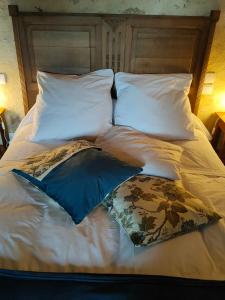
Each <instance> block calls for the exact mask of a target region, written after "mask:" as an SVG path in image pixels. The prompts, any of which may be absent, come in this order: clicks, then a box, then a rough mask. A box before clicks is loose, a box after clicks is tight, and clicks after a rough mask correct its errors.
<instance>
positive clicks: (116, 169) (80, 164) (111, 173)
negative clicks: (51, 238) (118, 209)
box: [13, 148, 142, 224]
mask: <svg viewBox="0 0 225 300" xmlns="http://www.w3.org/2000/svg"><path fill="white" fill-rule="evenodd" d="M141 171H142V169H141V168H138V167H133V166H131V165H128V164H126V163H125V162H122V161H120V160H118V159H116V158H114V157H112V156H111V155H110V154H108V153H106V152H104V151H99V150H98V149H95V148H90V149H86V150H83V151H81V152H79V153H77V154H76V155H74V156H72V157H71V158H69V159H68V160H66V161H64V162H63V163H61V164H60V165H58V166H56V167H55V168H54V169H53V170H51V172H49V173H48V174H47V175H46V176H45V177H44V178H43V179H42V180H38V179H36V178H34V177H32V176H31V175H29V174H26V173H25V172H23V171H20V170H16V169H13V172H14V173H17V174H18V175H20V176H23V177H24V178H26V179H27V180H29V181H30V182H31V183H32V184H34V185H35V186H37V187H38V188H39V189H41V190H42V191H44V192H45V193H46V194H47V195H48V196H50V197H51V198H52V199H54V200H55V201H57V202H58V203H59V204H60V205H61V206H62V207H63V208H64V209H65V210H66V211H67V212H68V213H69V214H70V215H71V217H72V218H73V220H74V222H75V223H76V224H78V223H80V222H81V221H82V220H83V218H84V217H85V216H86V215H87V214H88V213H89V212H91V211H92V210H93V208H95V207H96V206H98V205H99V204H100V203H101V202H102V201H103V200H104V198H105V197H106V195H107V194H108V193H110V192H112V191H113V190H114V189H115V188H116V187H117V186H118V185H119V184H121V183H122V182H123V181H125V180H127V179H128V178H130V177H132V176H134V175H136V174H138V173H139V172H141Z"/></svg>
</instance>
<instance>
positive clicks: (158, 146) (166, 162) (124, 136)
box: [95, 126, 183, 180]
mask: <svg viewBox="0 0 225 300" xmlns="http://www.w3.org/2000/svg"><path fill="white" fill-rule="evenodd" d="M95 143H96V144H97V145H98V146H100V147H101V148H102V149H103V150H105V151H107V152H109V153H111V154H112V155H114V156H115V157H117V158H118V159H120V160H123V161H125V162H127V163H130V164H132V165H135V166H140V167H142V168H143V171H142V172H141V173H142V174H146V175H153V176H160V177H165V178H169V179H172V180H175V179H179V178H180V159H181V154H182V151H183V150H182V148H181V147H180V146H177V145H173V144H171V143H168V142H165V141H161V140H158V139H156V138H153V137H150V136H147V135H146V134H144V133H142V132H140V131H137V130H134V129H132V128H129V127H124V126H113V127H112V128H111V129H110V130H109V131H107V132H106V133H105V134H104V135H103V136H99V137H98V138H97V140H96V141H95Z"/></svg>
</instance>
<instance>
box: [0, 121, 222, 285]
mask: <svg viewBox="0 0 225 300" xmlns="http://www.w3.org/2000/svg"><path fill="white" fill-rule="evenodd" d="M22 125H23V126H21V127H20V129H19V131H18V132H17V134H16V137H15V139H14V141H13V142H12V144H11V146H10V147H9V149H8V150H7V152H6V154H5V155H4V157H3V159H2V160H1V161H0V268H2V269H13V270H25V271H39V272H88V273H123V274H151V275H166V276H177V277H185V278H198V279H211V280H225V170H224V166H223V165H222V163H221V162H220V160H219V159H218V157H217V156H216V154H215V153H214V151H213V149H212V147H211V146H210V144H209V142H208V140H207V138H206V136H205V135H204V134H203V133H202V132H201V131H199V130H198V131H196V132H197V135H198V139H197V140H194V141H186V142H185V141H179V142H176V143H175V142H174V143H175V144H177V145H179V146H180V147H181V148H182V150H183V152H182V156H181V162H182V168H181V170H180V172H181V178H182V183H183V185H184V186H185V187H186V189H188V190H189V191H190V192H192V193H193V194H194V195H195V196H197V197H199V198H200V199H202V200H203V201H204V202H205V203H207V204H208V205H210V206H212V207H214V208H215V209H216V211H217V212H219V213H220V215H222V216H223V219H222V220H220V221H219V222H218V223H217V224H214V225H211V226H209V227H207V228H205V229H204V230H202V231H201V232H200V231H196V232H192V233H189V234H185V235H183V236H179V237H177V238H174V239H172V240H169V241H166V242H163V243H161V244H159V245H156V246H152V247H143V248H135V247H134V246H133V244H132V242H131V241H130V240H129V238H128V237H127V236H126V233H125V232H124V230H123V229H122V228H121V227H119V225H118V224H117V223H116V222H115V221H113V220H112V219H111V218H110V217H109V216H108V215H107V213H106V211H105V209H104V208H103V207H101V206H100V207H98V208H97V209H95V210H94V211H93V212H92V213H91V214H90V215H89V216H88V217H86V218H85V219H84V221H83V222H82V223H81V224H79V225H75V224H74V223H73V221H72V220H71V218H70V216H69V215H68V214H67V213H66V212H65V211H64V210H63V209H62V208H61V207H60V206H59V205H58V204H57V203H55V202H54V201H53V200H51V199H50V198H48V197H47V196H45V195H44V194H42V193H41V192H40V191H37V190H35V188H34V187H33V186H32V185H30V184H29V183H27V182H26V181H25V180H23V179H21V178H16V177H15V175H13V174H12V173H10V172H9V170H11V169H12V168H13V167H16V166H19V164H21V163H22V162H23V160H24V159H25V158H26V157H28V156H31V155H34V154H37V153H40V152H42V151H43V150H45V149H48V148H53V147H55V146H56V143H54V142H52V143H51V144H48V145H47V144H45V145H38V144H34V143H30V142H27V141H26V140H25V137H26V136H27V135H28V134H29V132H30V130H31V128H30V123H27V124H22Z"/></svg>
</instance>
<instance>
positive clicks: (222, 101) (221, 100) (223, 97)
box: [214, 92, 225, 111]
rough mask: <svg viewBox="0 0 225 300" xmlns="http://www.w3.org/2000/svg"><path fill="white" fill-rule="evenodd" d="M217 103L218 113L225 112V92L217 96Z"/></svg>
mask: <svg viewBox="0 0 225 300" xmlns="http://www.w3.org/2000/svg"><path fill="white" fill-rule="evenodd" d="M214 99H215V102H216V107H217V110H218V111H225V92H223V93H218V94H216V95H215V98H214Z"/></svg>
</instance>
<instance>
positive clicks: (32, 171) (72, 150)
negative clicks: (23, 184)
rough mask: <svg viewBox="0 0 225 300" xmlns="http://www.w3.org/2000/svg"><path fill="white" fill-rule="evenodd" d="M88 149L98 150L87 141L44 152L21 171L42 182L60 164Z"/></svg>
mask: <svg viewBox="0 0 225 300" xmlns="http://www.w3.org/2000/svg"><path fill="white" fill-rule="evenodd" d="M88 148H97V149H99V148H98V147H97V146H96V145H95V144H93V143H91V142H88V141H86V140H76V141H73V142H71V143H68V144H66V145H63V146H59V147H57V148H55V149H53V150H50V151H45V152H42V153H41V154H39V155H36V156H33V157H31V158H28V159H27V161H26V163H25V164H24V165H22V166H20V170H21V171H23V172H24V173H27V174H29V175H30V176H33V177H35V178H36V179H39V180H42V179H43V178H44V177H45V176H46V175H47V174H48V173H49V172H50V171H51V170H53V169H54V168H55V167H56V166H58V165H59V164H60V163H62V162H64V161H66V160H67V159H69V158H70V157H71V156H73V155H74V154H76V153H78V152H80V151H82V150H84V149H88Z"/></svg>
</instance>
